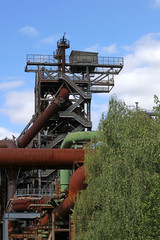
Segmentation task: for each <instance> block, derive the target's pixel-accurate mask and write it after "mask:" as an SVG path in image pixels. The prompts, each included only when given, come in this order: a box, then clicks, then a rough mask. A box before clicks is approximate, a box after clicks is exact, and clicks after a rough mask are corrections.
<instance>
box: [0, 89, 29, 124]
mask: <svg viewBox="0 0 160 240" xmlns="http://www.w3.org/2000/svg"><path fill="white" fill-rule="evenodd" d="M5 97H6V102H5V106H4V107H3V108H1V109H0V112H1V114H5V115H7V116H8V117H9V118H10V120H11V122H13V123H19V124H26V123H28V121H29V120H30V119H31V117H32V115H33V113H34V93H33V90H31V91H30V90H28V91H23V92H18V91H13V92H8V93H7V94H6V95H5Z"/></svg>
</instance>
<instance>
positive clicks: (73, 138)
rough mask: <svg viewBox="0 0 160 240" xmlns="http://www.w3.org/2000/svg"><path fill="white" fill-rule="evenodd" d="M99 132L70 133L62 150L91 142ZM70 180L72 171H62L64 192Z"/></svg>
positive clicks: (61, 182) (61, 185)
mask: <svg viewBox="0 0 160 240" xmlns="http://www.w3.org/2000/svg"><path fill="white" fill-rule="evenodd" d="M97 133H98V132H94V131H93V132H90V131H88V132H74V133H69V134H68V135H67V136H66V137H65V139H64V141H63V142H62V144H61V148H70V147H71V146H72V145H73V144H74V145H75V144H76V143H78V142H80V141H86V142H89V141H90V140H91V139H92V138H94V137H96V136H97ZM75 148H77V145H75ZM69 180H70V171H69V170H60V188H61V191H62V192H63V191H64V190H65V189H66V190H68V186H69Z"/></svg>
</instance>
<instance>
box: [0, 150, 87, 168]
mask: <svg viewBox="0 0 160 240" xmlns="http://www.w3.org/2000/svg"><path fill="white" fill-rule="evenodd" d="M80 160H84V150H83V149H38V148H35V149H34V148H24V149H22V148H17V149H16V148H13V149H12V148H10V149H9V148H8V149H7V150H6V149H4V148H0V168H5V169H18V168H23V169H26V168H27V169H35V168H37V169H54V168H56V169H59V168H61V169H62V168H64V169H71V168H72V165H73V163H74V162H76V161H80Z"/></svg>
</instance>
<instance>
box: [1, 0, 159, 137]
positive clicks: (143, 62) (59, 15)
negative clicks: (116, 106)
mask: <svg viewBox="0 0 160 240" xmlns="http://www.w3.org/2000/svg"><path fill="white" fill-rule="evenodd" d="M159 23H160V0H134V1H133V0H130V1H128V0H121V1H119V0H99V1H96V0H92V1H91V0H81V1H75V0H74V1H73V0H68V1H64V0H61V1H54V0H46V1H42V0H32V1H31V0H28V1H24V0H14V1H12V0H5V1H1V8H0V29H1V38H0V56H1V58H0V73H1V74H0V139H2V138H4V137H11V136H12V134H14V135H15V136H17V135H18V134H19V133H20V132H21V131H22V130H23V128H24V126H25V125H26V124H27V123H28V121H29V120H30V118H31V116H32V114H33V112H34V95H33V92H34V74H31V73H25V72H24V67H25V64H26V54H29V53H32V54H34V53H35V54H36V53H37V54H48V55H51V54H52V52H53V51H54V50H55V49H56V42H57V40H58V39H59V38H60V37H62V35H63V33H64V32H66V37H67V38H68V39H69V40H70V43H71V48H70V49H69V50H67V54H68V55H69V54H70V51H71V50H90V51H98V52H99V55H100V56H122V57H124V60H125V66H124V69H123V70H122V72H121V73H120V74H119V76H116V78H115V87H114V88H113V90H112V91H111V93H110V94H97V95H93V101H92V121H93V129H96V127H97V124H98V122H99V119H100V118H101V115H102V112H106V111H107V107H108V99H109V98H110V96H111V95H113V94H116V95H117V97H118V98H120V99H123V100H124V101H126V103H127V104H129V105H134V104H135V101H138V102H139V105H140V107H142V108H146V109H151V108H152V106H153V104H154V103H153V96H154V94H157V95H158V96H159V95H160V79H159V76H160V67H159V65H160V25H159Z"/></svg>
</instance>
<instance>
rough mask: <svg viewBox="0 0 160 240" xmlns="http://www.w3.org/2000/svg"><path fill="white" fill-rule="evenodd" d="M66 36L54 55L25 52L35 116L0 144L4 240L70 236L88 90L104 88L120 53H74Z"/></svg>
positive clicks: (80, 183) (88, 126)
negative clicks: (31, 78) (32, 81)
mask: <svg viewBox="0 0 160 240" xmlns="http://www.w3.org/2000/svg"><path fill="white" fill-rule="evenodd" d="M68 48H70V42H69V41H68V40H67V39H66V38H65V36H63V38H62V39H60V40H59V41H58V42H57V50H56V51H55V52H53V54H52V55H37V54H28V55H27V61H26V67H25V71H26V72H34V73H35V89H34V92H35V113H34V115H33V116H32V119H31V120H30V121H29V123H28V124H27V125H26V127H25V128H24V130H23V131H22V132H21V134H20V135H19V137H18V138H17V139H15V140H8V139H5V140H1V141H0V170H1V171H0V173H1V178H0V180H1V182H0V191H1V194H0V196H1V197H0V206H1V215H0V220H1V225H0V226H1V228H0V231H1V239H3V240H8V239H10V240H11V239H12V240H22V239H25V240H33V239H36V240H51V239H52V240H62V239H63V240H65V239H70V240H73V237H74V230H75V229H74V221H73V219H72V214H71V213H72V209H73V207H74V201H75V199H76V196H77V194H78V192H79V191H80V190H82V189H83V188H84V187H85V184H84V181H85V170H84V165H83V161H84V155H85V151H84V149H83V146H84V144H85V143H86V142H88V141H90V140H91V139H92V138H94V137H96V134H97V133H96V132H94V131H92V122H91V100H92V93H108V92H110V91H111V90H112V88H113V87H114V76H115V75H118V74H119V73H120V71H121V70H122V68H123V64H124V62H123V58H122V57H99V56H98V53H94V52H83V51H71V53H70V56H67V55H66V49H68Z"/></svg>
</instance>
